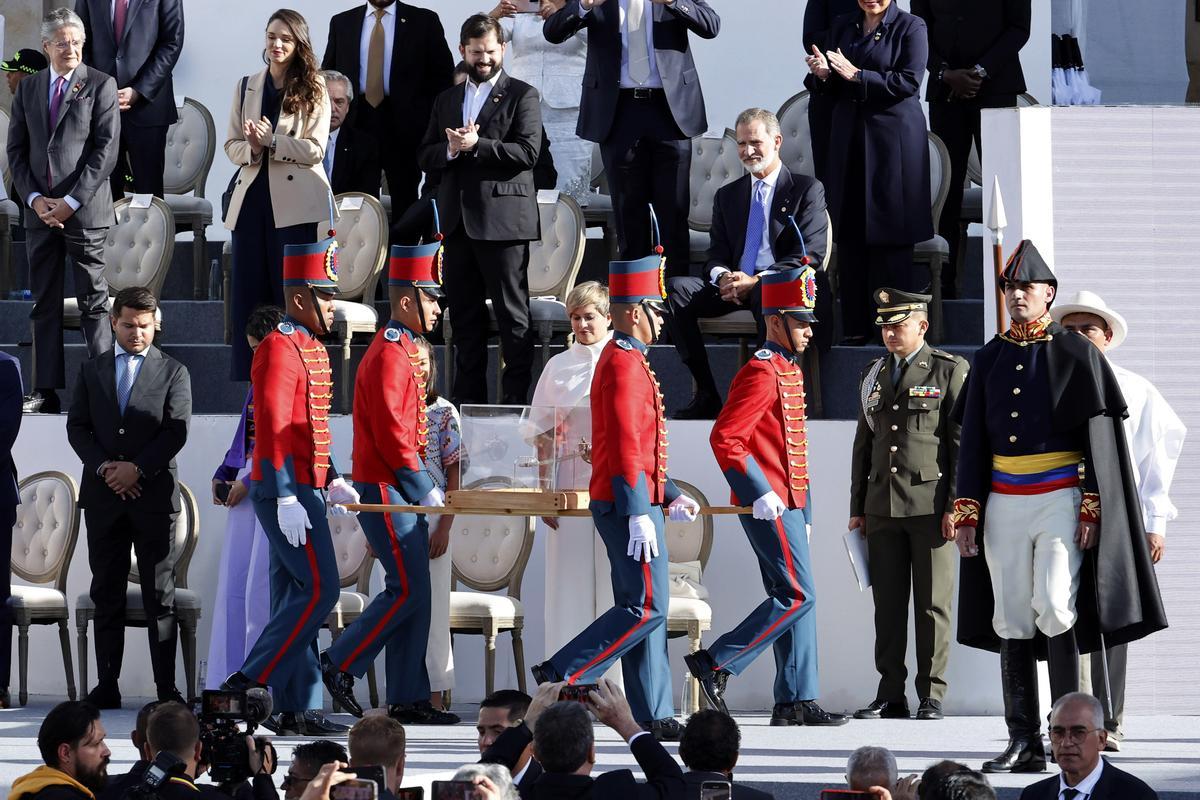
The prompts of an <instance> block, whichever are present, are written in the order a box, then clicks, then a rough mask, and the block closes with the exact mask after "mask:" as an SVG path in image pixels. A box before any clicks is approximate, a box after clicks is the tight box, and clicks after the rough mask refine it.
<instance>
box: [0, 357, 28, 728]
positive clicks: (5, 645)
mask: <svg viewBox="0 0 1200 800" xmlns="http://www.w3.org/2000/svg"><path fill="white" fill-rule="evenodd" d="M23 391H24V390H23V389H22V388H21V362H19V361H17V359H15V358H13V357H12V356H10V355H9V354H8V353H0V551H2V552H5V553H7V552H10V551H11V550H12V529H13V525H15V524H16V523H17V506H19V505H20V504H21V495H20V493H19V492H18V491H17V465H16V462H15V461H14V460H13V455H12V453H13V449H14V448H15V447H16V444H17V434H18V433H19V432H20V430H21V394H22V392H23ZM10 594H12V573H11V572H7V573H5V574H4V576H3V577H0V708H8V707H9V705H10V701H9V696H8V677H9V666H10V665H11V663H12V611H11V610H10V609H9V607H8V598H9V595H10Z"/></svg>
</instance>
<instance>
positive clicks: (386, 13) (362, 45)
mask: <svg viewBox="0 0 1200 800" xmlns="http://www.w3.org/2000/svg"><path fill="white" fill-rule="evenodd" d="M381 21H382V22H383V93H384V94H385V95H389V94H391V93H392V44H393V43H394V42H395V41H396V4H395V3H392V4H391V5H390V6H388V7H387V8H385V9H383V19H382V20H381ZM374 30H375V6H373V5H371V4H370V3H367V14H366V16H364V17H363V27H362V35H361V36H360V37H359V39H358V92H359V94H363V95H365V94H366V93H367V58H368V56H369V53H370V50H371V32H372V31H374Z"/></svg>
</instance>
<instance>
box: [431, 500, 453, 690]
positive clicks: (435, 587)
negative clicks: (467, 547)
mask: <svg viewBox="0 0 1200 800" xmlns="http://www.w3.org/2000/svg"><path fill="white" fill-rule="evenodd" d="M427 521H428V523H429V530H430V531H431V532H432V531H433V529H434V527H436V526H437V523H438V517H437V516H430V517H429V518H428V520H427ZM451 545H453V540H451ZM450 561H451V559H450V548H449V547H447V548H446V552H444V553H442V555H441V557H440V558H431V559H430V560H429V643H428V644H427V645H426V646H425V669H427V670H428V671H429V690H430V691H431V692H445V691H449V690H451V689H453V688H454V649H453V648H452V647H451V646H450Z"/></svg>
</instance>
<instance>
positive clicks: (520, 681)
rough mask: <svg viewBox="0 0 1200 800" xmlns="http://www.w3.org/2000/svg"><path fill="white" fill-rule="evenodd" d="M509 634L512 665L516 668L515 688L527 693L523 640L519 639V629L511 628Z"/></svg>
mask: <svg viewBox="0 0 1200 800" xmlns="http://www.w3.org/2000/svg"><path fill="white" fill-rule="evenodd" d="M511 635H512V649H513V666H515V667H516V668H517V688H518V689H520V690H521V691H522V692H525V693H526V694H528V692H527V691H526V687H525V642H524V641H523V640H522V639H521V629H520V628H519V627H518V628H513V629H512V634H511Z"/></svg>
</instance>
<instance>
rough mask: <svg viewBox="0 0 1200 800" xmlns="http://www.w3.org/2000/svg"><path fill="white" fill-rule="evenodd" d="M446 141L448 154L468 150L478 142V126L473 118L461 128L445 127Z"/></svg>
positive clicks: (453, 154)
mask: <svg viewBox="0 0 1200 800" xmlns="http://www.w3.org/2000/svg"><path fill="white" fill-rule="evenodd" d="M446 141H448V142H449V143H450V156H451V158H453V157H454V156H456V155H458V154H459V153H464V152H469V151H471V150H474V149H475V145H477V144H479V126H478V125H476V124H475V120H473V119H472V120H468V121H467V124H466V125H464V126H463V127H461V128H446Z"/></svg>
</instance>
